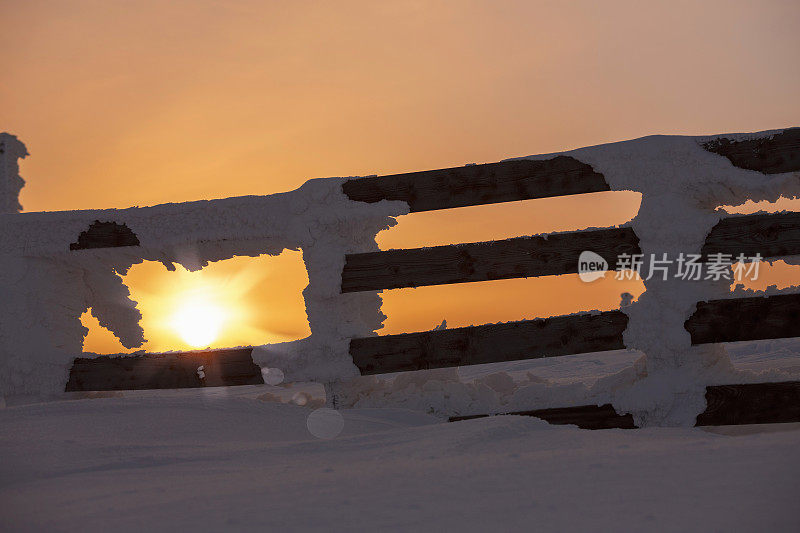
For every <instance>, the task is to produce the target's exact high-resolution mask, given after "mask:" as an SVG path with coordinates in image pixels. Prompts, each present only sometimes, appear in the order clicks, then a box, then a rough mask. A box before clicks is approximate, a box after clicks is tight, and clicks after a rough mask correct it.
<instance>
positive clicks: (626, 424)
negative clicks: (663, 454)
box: [449, 381, 800, 429]
mask: <svg viewBox="0 0 800 533" xmlns="http://www.w3.org/2000/svg"><path fill="white" fill-rule="evenodd" d="M501 414H502V415H518V416H535V417H536V418H541V419H543V420H546V421H547V422H549V423H551V424H574V425H576V426H578V427H579V428H582V429H610V428H619V429H634V428H636V427H637V426H636V425H635V424H634V421H633V417H632V416H631V415H630V414H619V413H617V411H616V410H615V409H614V407H613V406H612V405H611V404H605V405H580V406H577V407H559V408H555V409H536V410H532V411H514V412H510V413H501ZM487 416H500V415H488V414H486V415H468V416H452V417H450V418H449V421H450V422H458V421H461V420H471V419H473V418H484V417H487ZM792 422H800V381H784V382H780V383H746V384H739V385H712V386H709V387H706V409H705V411H703V412H702V413H700V414H699V415H697V421H696V423H695V426H728V425H744V424H783V423H792Z"/></svg>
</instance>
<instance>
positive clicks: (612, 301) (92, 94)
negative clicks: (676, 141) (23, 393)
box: [0, 0, 800, 351]
mask: <svg viewBox="0 0 800 533" xmlns="http://www.w3.org/2000/svg"><path fill="white" fill-rule="evenodd" d="M3 16H4V23H3V32H2V33H0V46H2V49H3V50H4V53H3V54H2V58H0V72H2V76H0V102H2V107H0V130H3V131H8V132H11V133H14V134H16V135H18V136H19V137H20V139H22V140H23V141H24V142H25V143H26V144H27V146H28V149H29V151H30V152H31V157H29V158H28V159H27V160H25V161H24V162H23V164H22V174H23V177H25V178H26V180H27V181H28V183H27V185H26V187H25V189H23V192H22V196H21V201H22V204H23V206H24V209H25V210H26V211H39V210H59V209H79V208H94V207H97V208H99V207H127V206H131V205H152V204H156V203H161V202H169V201H184V200H194V199H200V198H220V197H226V196H235V195H244V194H268V193H273V192H278V191H285V190H290V189H293V188H296V187H297V186H299V185H300V184H301V183H303V182H304V181H305V180H306V179H308V178H312V177H322V176H336V175H366V174H389V173H396V172H403V171H412V170H423V169H429V168H441V167H447V166H455V165H463V164H465V163H470V162H489V161H497V160H500V159H503V158H506V157H512V156H519V155H527V154H534V153H546V152H552V151H558V150H564V149H568V148H574V147H579V146H585V145H591V144H598V143H604V142H610V141H616V140H622V139H629V138H634V137H638V136H642V135H648V134H653V133H679V134H707V133H721V132H728V131H757V130H763V129H771V128H778V127H784V126H790V125H800V105H798V103H797V88H798V87H799V86H800V62H798V61H797V57H796V56H797V52H798V50H800V32H798V31H797V28H798V27H800V3H799V2H796V1H794V0H788V1H778V0H775V1H759V2H757V1H747V2H739V1H719V2H714V1H705V2H694V1H692V2H688V1H687V2H682V1H674V0H673V1H669V2H634V1H630V2H615V1H604V2H595V1H587V2H565V1H552V2H535V1H525V2H508V1H496V2H489V1H485V2H470V1H460V2H456V1H452V2H422V1H419V2H326V3H323V2H227V1H226V2H222V1H205V2H204V1H191V2H189V1H185V2H182V1H171V2H163V1H152V2H147V1H135V2H133V1H132V2H112V1H108V0H97V1H57V2H56V1H52V2H39V1H27V2H11V3H8V4H7V5H6V6H5V7H4V8H3ZM600 196H602V195H600ZM635 211H636V199H635V198H633V197H631V193H607V194H605V196H604V197H602V198H598V195H591V196H590V197H586V198H578V197H575V198H562V199H547V200H533V201H529V202H518V203H514V204H508V205H501V206H484V207H480V208H464V209H460V210H450V211H449V212H440V213H420V214H415V215H409V216H407V217H403V219H402V220H401V224H400V226H399V227H398V228H396V229H394V230H391V231H390V232H386V233H385V234H382V235H381V236H380V237H379V242H380V243H381V244H382V246H385V247H386V246H391V247H403V246H417V245H421V244H437V243H443V242H469V241H477V240H485V239H488V238H502V237H509V236H514V235H524V234H530V233H536V232H540V231H555V230H564V229H578V228H581V227H586V226H595V225H597V226H600V225H605V224H612V223H619V222H624V221H625V220H627V219H629V218H630V217H631V216H632V215H633V213H635ZM254 261H257V262H258V263H256V264H255V265H256V266H253V264H251V263H253V262H254ZM271 261H272V262H271ZM274 261H276V260H270V259H258V260H252V259H246V258H241V259H235V260H232V261H231V262H225V263H220V264H219V265H216V266H215V267H214V268H215V269H216V270H214V271H209V272H207V273H204V272H201V273H200V274H199V275H198V276H199V277H198V280H199V279H200V278H208V279H206V280H202V281H197V283H206V284H207V283H222V282H221V281H219V280H223V281H225V280H227V281H230V280H237V279H239V278H241V277H242V276H240V275H239V274H240V273H241V272H242V271H243V270H246V269H247V268H248V265H249V267H250V268H255V269H256V270H258V269H259V268H258V265H262V264H263V265H264V268H263V270H264V271H266V270H270V269H272V270H271V271H274V270H277V271H279V272H280V271H282V270H281V269H286V272H287V273H286V274H285V275H284V276H283V277H282V278H281V279H282V280H289V282H287V283H286V284H287V285H288V286H291V287H294V288H298V292H297V293H293V295H289V294H287V293H286V291H281V290H279V289H276V282H275V280H274V279H273V278H274V277H275V276H274V275H273V276H272V277H270V275H267V274H264V275H263V276H262V277H261V278H259V279H260V281H252V280H251V281H250V282H249V283H250V285H249V288H248V289H247V290H246V291H244V292H243V293H242V294H240V295H239V302H240V304H241V307H242V308H243V309H249V311H248V313H249V314H247V316H246V317H245V318H242V320H241V321H242V322H247V327H246V328H244V329H245V331H242V332H239V333H237V334H236V335H234V334H233V333H230V335H229V336H223V337H222V338H221V339H220V342H222V343H223V344H224V343H239V342H242V343H250V342H263V341H265V340H279V339H284V338H295V337H297V336H303V335H304V334H306V333H307V325H305V324H304V323H303V312H302V300H298V298H300V296H299V289H301V288H302V284H303V276H304V273H303V272H302V268H300V262H299V257H297V256H292V255H291V254H289V255H286V256H282V258H281V259H279V260H277V261H278V262H277V263H274V264H275V265H278V266H275V267H274V268H273V266H267V265H272V264H273V262H274ZM137 271H138V272H137ZM179 275H180V274H168V273H166V271H164V270H163V267H161V266H160V265H150V264H146V265H140V266H137V267H134V269H133V270H132V272H131V275H130V278H129V280H128V281H129V283H130V285H131V287H132V290H133V292H134V295H137V294H141V295H144V294H145V293H150V294H152V293H153V292H155V293H159V292H167V291H169V290H171V289H173V288H174V287H175V286H176V283H174V280H175V279H176V278H174V277H170V276H179ZM256 277H257V276H256ZM190 278H191V277H190ZM190 278H186V283H187V284H189V285H190V284H191V281H189V279H190ZM192 279H193V278H192ZM603 283H605V282H603ZM280 284H282V283H279V284H278V285H280ZM189 285H186V286H187V287H188V286H189ZM601 285H602V284H598V285H596V286H595V288H593V289H591V290H587V289H586V286H585V285H583V284H580V282H578V281H576V280H575V279H572V280H571V281H570V278H569V277H564V278H561V279H559V280H550V279H540V280H533V279H532V280H509V281H502V282H500V281H498V282H491V283H478V284H466V285H460V286H446V287H430V288H424V289H413V290H400V291H389V292H387V293H385V305H384V310H385V312H386V313H387V314H388V315H389V317H390V318H389V320H388V321H387V324H386V330H387V331H394V332H396V331H410V330H415V329H424V328H429V327H432V326H433V325H435V324H437V323H439V322H440V321H441V319H443V318H447V319H448V323H449V324H451V325H458V324H462V323H463V324H467V323H479V322H489V321H497V320H511V319H515V318H522V317H525V316H527V317H529V318H532V317H533V316H537V315H541V314H547V313H549V312H557V313H562V312H571V311H577V310H579V309H582V308H587V307H588V308H591V307H598V306H600V305H601V304H603V305H606V306H614V305H616V303H617V302H618V294H619V292H620V291H619V287H616V286H608V287H605V288H603V287H601ZM187 290H188V289H187ZM142 298H145V297H144V296H142ZM145 299H146V298H145ZM156 299H157V298H156ZM298 301H299V302H300V304H299V307H298V304H297V302H298ZM442 302H448V304H447V305H444V304H442ZM141 307H142V309H143V312H144V313H145V329H146V333H147V335H148V337H149V338H150V339H151V341H152V342H151V343H150V344H148V345H147V346H146V348H147V349H164V348H167V347H176V348H181V347H183V346H181V345H180V343H179V342H178V341H176V340H175V339H174V338H172V337H169V335H168V334H167V333H166V332H161V333H159V332H158V331H156V330H157V329H158V328H157V327H156V326H155V324H162V325H163V323H164V319H163V317H162V316H161V315H162V314H163V313H164V312H165V311H164V309H165V307H166V305H165V304H164V303H163V302H162V303H161V304H158V303H155V300H154V302H153V303H146V302H145V301H143V302H142V306H141ZM275 308H278V309H281V311H280V312H276V311H275ZM267 309H270V311H266V310H267ZM160 313H161V314H160ZM270 317H271V318H270ZM148 321H149V322H148ZM148 323H152V324H154V325H152V326H148V325H147V324H148ZM287 324H289V325H287ZM291 324H295V326H291ZM248 328H249V329H248ZM104 338H105V337H103V334H102V332H100V331H99V328H98V327H96V326H93V327H92V333H91V334H90V337H89V340H88V341H87V349H97V350H103V351H114V350H117V349H119V347H117V346H115V345H113V343H112V342H111V341H108V342H106V341H107V339H106V340H102V339H104ZM98 339H99V340H98ZM93 343H94V344H93Z"/></svg>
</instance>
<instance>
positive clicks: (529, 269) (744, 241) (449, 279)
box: [341, 213, 800, 293]
mask: <svg viewBox="0 0 800 533" xmlns="http://www.w3.org/2000/svg"><path fill="white" fill-rule="evenodd" d="M584 250H591V251H593V252H595V253H597V254H598V255H600V256H601V257H603V258H604V259H605V260H606V262H607V263H608V265H609V268H610V269H613V268H614V267H615V266H616V263H617V257H618V256H619V255H620V254H623V253H626V254H639V253H641V249H640V248H639V238H638V237H637V236H636V234H635V233H634V232H633V229H631V228H630V227H623V228H610V229H601V230H586V231H575V232H569V233H556V234H552V235H547V236H534V237H518V238H515V239H506V240H502V241H489V242H480V243H469V244H454V245H448V246H434V247H430V248H411V249H405V250H387V251H383V252H368V253H361V254H348V255H347V256H345V265H344V268H343V270H342V286H341V291H342V293H348V292H359V291H377V290H384V289H397V288H403V287H422V286H427V285H442V284H449V283H466V282H476V281H488V280H496V279H509V278H526V277H535V276H549V275H556V274H570V273H574V272H577V271H578V257H579V256H580V253H581V252H582V251H584ZM715 253H725V254H729V255H731V256H732V258H733V259H734V260H735V259H736V257H737V256H738V255H739V254H742V253H743V254H745V256H747V257H751V256H754V255H755V254H756V253H760V254H761V257H763V258H770V257H782V256H786V255H796V254H800V213H777V214H761V215H745V216H733V217H730V218H726V219H723V220H722V221H720V222H719V223H718V224H717V225H715V226H714V227H713V228H712V229H711V231H710V232H709V234H708V237H707V238H706V241H705V244H704V246H703V249H702V254H704V256H705V257H706V258H708V255H710V254H715Z"/></svg>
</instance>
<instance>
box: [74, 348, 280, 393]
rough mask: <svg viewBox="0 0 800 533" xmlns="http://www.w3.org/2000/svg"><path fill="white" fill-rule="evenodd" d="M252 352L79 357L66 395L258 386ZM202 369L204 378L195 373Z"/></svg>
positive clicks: (260, 376)
mask: <svg viewBox="0 0 800 533" xmlns="http://www.w3.org/2000/svg"><path fill="white" fill-rule="evenodd" d="M252 351H253V349H252V348H232V349H227V350H206V351H195V352H182V353H164V354H139V355H128V356H124V355H121V356H98V357H91V358H89V357H79V358H77V359H75V361H74V362H73V364H72V368H71V369H70V373H69V381H68V382H67V385H66V388H65V391H66V392H73V391H109V390H139V389H182V388H191V387H221V386H232V385H258V384H263V383H264V378H263V377H262V375H261V368H260V367H259V366H258V365H256V364H255V363H254V362H253V358H252ZM201 366H202V367H203V374H204V376H203V377H201V375H200V374H199V373H198V369H199V368H200V367H201Z"/></svg>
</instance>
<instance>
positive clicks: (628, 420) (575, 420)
mask: <svg viewBox="0 0 800 533" xmlns="http://www.w3.org/2000/svg"><path fill="white" fill-rule="evenodd" d="M502 414H504V415H517V416H534V417H536V418H541V419H542V420H545V421H547V422H549V423H551V424H555V425H565V424H574V425H576V426H578V427H579V428H581V429H635V428H636V424H634V422H633V416H632V415H631V414H630V413H627V414H624V415H620V414H618V413H617V411H616V410H615V409H614V407H613V406H612V405H611V404H610V403H607V404H605V405H579V406H577V407H557V408H554V409H536V410H533V411H516V412H513V413H502ZM486 416H497V415H469V416H451V417H450V418H449V420H448V421H449V422H459V421H461V420H471V419H473V418H484V417H486Z"/></svg>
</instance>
